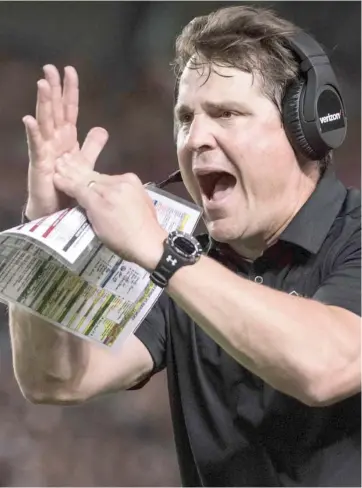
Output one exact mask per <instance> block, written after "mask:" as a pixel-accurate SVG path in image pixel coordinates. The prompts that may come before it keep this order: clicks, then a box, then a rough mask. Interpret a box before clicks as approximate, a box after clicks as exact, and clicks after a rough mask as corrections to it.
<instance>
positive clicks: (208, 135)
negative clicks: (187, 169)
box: [185, 114, 216, 152]
mask: <svg viewBox="0 0 362 488" xmlns="http://www.w3.org/2000/svg"><path fill="white" fill-rule="evenodd" d="M185 145H186V147H187V149H188V150H189V151H192V152H201V151H204V150H209V149H214V148H215V146H216V141H215V137H214V135H213V130H212V123H211V121H210V120H209V119H208V118H207V116H206V115H205V114H197V115H195V116H194V118H193V120H192V122H191V125H190V127H189V129H188V132H187V135H186V141H185Z"/></svg>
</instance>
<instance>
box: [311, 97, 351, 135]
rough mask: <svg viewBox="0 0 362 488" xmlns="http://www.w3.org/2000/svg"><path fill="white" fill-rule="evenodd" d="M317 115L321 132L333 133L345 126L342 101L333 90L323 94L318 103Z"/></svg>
mask: <svg viewBox="0 0 362 488" xmlns="http://www.w3.org/2000/svg"><path fill="white" fill-rule="evenodd" d="M317 113H318V119H317V120H319V124H320V130H321V132H331V131H333V130H336V129H340V128H342V127H344V126H345V120H344V113H343V108H342V107H341V102H340V99H339V98H338V97H337V95H336V94H335V93H333V91H331V90H325V91H324V92H322V93H321V95H320V97H319V99H318V103H317Z"/></svg>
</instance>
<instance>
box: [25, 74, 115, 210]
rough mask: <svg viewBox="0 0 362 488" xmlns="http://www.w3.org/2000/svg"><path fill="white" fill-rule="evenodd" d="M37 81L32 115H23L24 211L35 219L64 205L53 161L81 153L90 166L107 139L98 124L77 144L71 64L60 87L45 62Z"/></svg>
mask: <svg viewBox="0 0 362 488" xmlns="http://www.w3.org/2000/svg"><path fill="white" fill-rule="evenodd" d="M43 70H44V75H45V77H44V79H41V80H39V81H38V83H37V85H38V91H37V102H36V113H35V118H34V117H32V116H31V115H27V116H25V117H24V118H23V122H24V125H25V129H26V135H27V143H28V150H29V171H28V191H29V197H28V201H27V206H26V209H25V214H26V216H27V217H28V218H30V219H36V218H39V217H43V216H45V215H49V214H51V213H53V212H56V211H58V210H61V209H63V208H66V207H68V206H69V205H70V204H71V199H70V198H69V196H67V195H65V194H64V193H62V192H61V191H59V190H58V189H57V188H56V187H55V186H54V182H53V177H54V171H55V161H56V159H57V158H59V157H61V156H62V155H63V154H65V153H68V154H73V155H76V154H78V153H81V154H82V158H81V161H82V164H85V165H87V166H88V167H89V169H90V170H91V169H93V168H94V165H95V162H96V160H97V158H98V156H99V154H100V152H101V151H102V149H103V147H104V145H105V144H106V142H107V139H108V133H107V131H106V130H105V129H103V128H101V127H95V128H93V129H91V130H90V131H89V133H88V134H87V137H86V139H85V141H84V143H83V145H82V147H81V148H80V145H79V142H78V137H77V126H76V124H77V118H78V110H79V81H78V74H77V72H76V70H75V68H73V67H72V66H67V67H66V68H65V69H64V81H63V87H62V84H61V79H60V75H59V72H58V70H57V68H56V67H55V66H53V65H46V66H44V68H43Z"/></svg>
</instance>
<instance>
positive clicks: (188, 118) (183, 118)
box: [178, 112, 192, 124]
mask: <svg viewBox="0 0 362 488" xmlns="http://www.w3.org/2000/svg"><path fill="white" fill-rule="evenodd" d="M178 120H179V122H180V123H181V124H189V123H190V122H192V114H191V113H186V112H185V113H183V114H180V115H179V117H178Z"/></svg>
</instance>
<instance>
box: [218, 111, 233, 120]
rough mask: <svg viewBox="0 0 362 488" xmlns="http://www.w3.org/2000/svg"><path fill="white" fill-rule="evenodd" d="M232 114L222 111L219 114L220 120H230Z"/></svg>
mask: <svg viewBox="0 0 362 488" xmlns="http://www.w3.org/2000/svg"><path fill="white" fill-rule="evenodd" d="M233 115H234V114H233V113H232V112H231V111H230V110H224V111H223V112H222V113H221V118H222V119H231V117H232V116H233Z"/></svg>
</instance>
